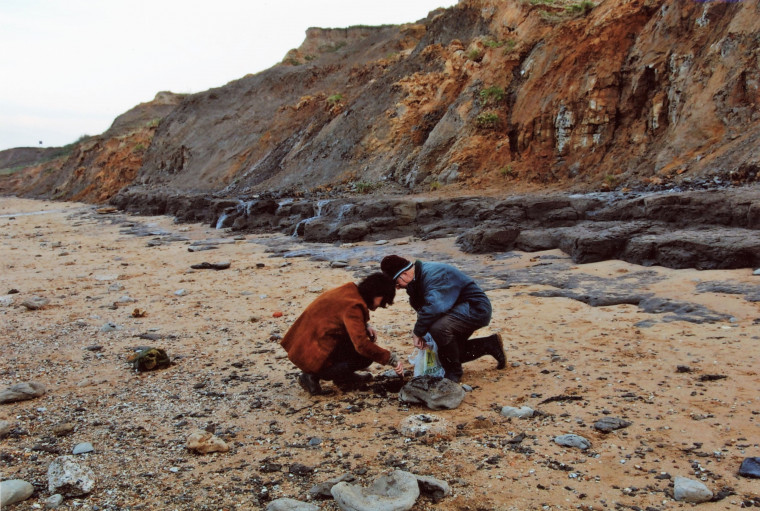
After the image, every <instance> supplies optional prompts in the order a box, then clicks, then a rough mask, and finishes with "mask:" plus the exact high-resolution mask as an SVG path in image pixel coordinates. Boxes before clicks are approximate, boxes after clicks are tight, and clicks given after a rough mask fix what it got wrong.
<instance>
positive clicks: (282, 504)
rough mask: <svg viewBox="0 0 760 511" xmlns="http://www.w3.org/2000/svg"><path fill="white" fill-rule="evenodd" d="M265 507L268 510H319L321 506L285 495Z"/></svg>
mask: <svg viewBox="0 0 760 511" xmlns="http://www.w3.org/2000/svg"><path fill="white" fill-rule="evenodd" d="M265 509H266V511H319V506H317V505H316V504H309V503H308V502H301V501H300V500H295V499H289V498H287V497H284V498H281V499H277V500H273V501H272V502H270V503H269V504H267V507H266V508H265Z"/></svg>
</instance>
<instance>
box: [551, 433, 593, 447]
mask: <svg viewBox="0 0 760 511" xmlns="http://www.w3.org/2000/svg"><path fill="white" fill-rule="evenodd" d="M554 442H555V443H557V444H559V445H564V446H565V447H577V448H578V449H581V450H586V449H588V448H589V447H591V442H589V441H588V440H586V439H585V438H583V437H582V436H579V435H572V434H569V435H560V436H558V437H556V438H555V439H554Z"/></svg>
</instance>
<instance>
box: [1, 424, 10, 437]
mask: <svg viewBox="0 0 760 511" xmlns="http://www.w3.org/2000/svg"><path fill="white" fill-rule="evenodd" d="M11 428H12V426H11V423H10V422H8V421H4V420H0V438H5V437H6V436H8V433H10V431H11Z"/></svg>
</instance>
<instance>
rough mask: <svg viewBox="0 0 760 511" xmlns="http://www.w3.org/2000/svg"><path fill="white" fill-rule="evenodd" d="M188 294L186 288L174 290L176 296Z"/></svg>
mask: <svg viewBox="0 0 760 511" xmlns="http://www.w3.org/2000/svg"><path fill="white" fill-rule="evenodd" d="M186 294H187V291H186V290H184V289H177V290H176V291H175V292H174V296H185V295H186Z"/></svg>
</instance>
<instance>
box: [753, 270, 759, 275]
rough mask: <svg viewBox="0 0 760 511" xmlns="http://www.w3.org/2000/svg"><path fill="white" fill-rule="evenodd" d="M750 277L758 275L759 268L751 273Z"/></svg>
mask: <svg viewBox="0 0 760 511" xmlns="http://www.w3.org/2000/svg"><path fill="white" fill-rule="evenodd" d="M752 275H760V268H758V269H757V270H755V271H753V272H752Z"/></svg>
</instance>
